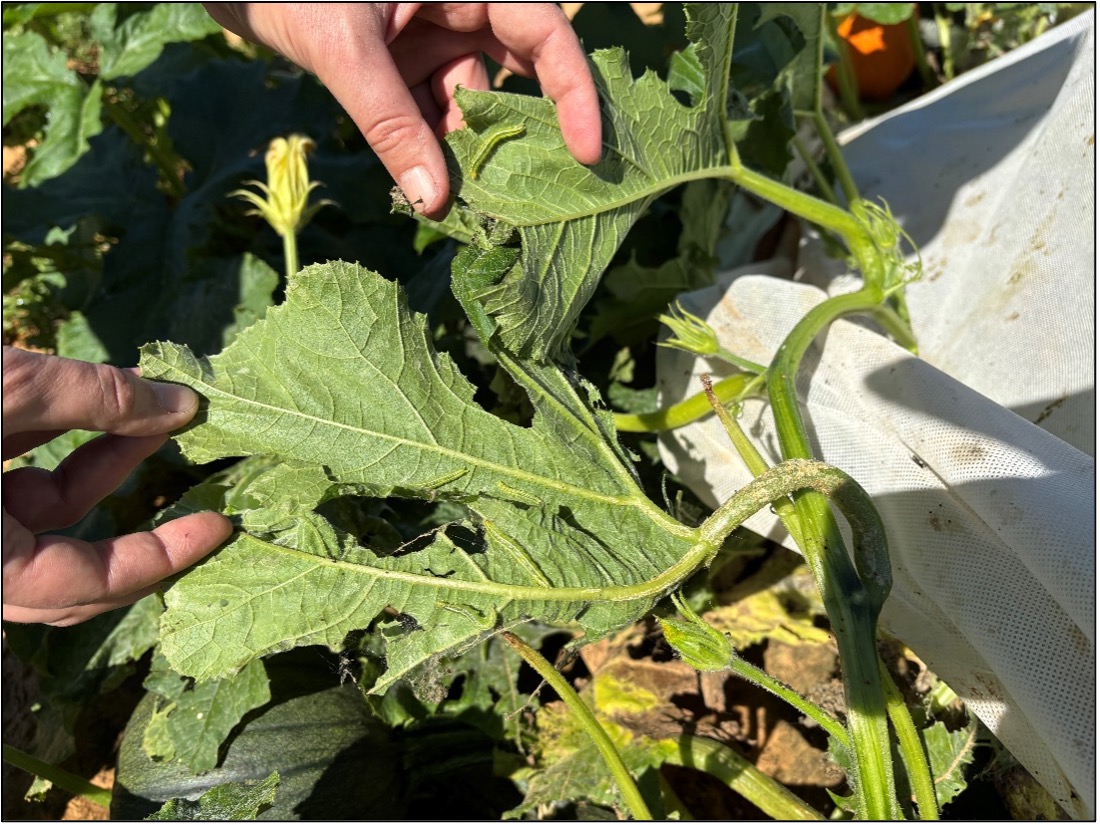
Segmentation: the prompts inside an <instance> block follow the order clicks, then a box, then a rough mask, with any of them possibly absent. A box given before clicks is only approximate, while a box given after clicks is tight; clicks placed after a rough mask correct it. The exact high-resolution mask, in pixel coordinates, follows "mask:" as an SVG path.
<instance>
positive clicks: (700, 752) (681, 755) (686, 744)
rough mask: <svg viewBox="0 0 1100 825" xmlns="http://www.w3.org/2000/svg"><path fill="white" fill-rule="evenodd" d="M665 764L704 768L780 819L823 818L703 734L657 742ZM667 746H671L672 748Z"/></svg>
mask: <svg viewBox="0 0 1100 825" xmlns="http://www.w3.org/2000/svg"><path fill="white" fill-rule="evenodd" d="M660 744H661V750H662V751H663V752H664V753H665V763H666V764H670V765H680V766H681V767H685V768H694V769H695V770H698V771H705V772H706V773H709V774H710V775H711V776H714V777H716V778H717V779H719V780H721V781H722V782H724V783H725V784H726V785H728V786H729V787H730V789H731V790H732V791H734V792H735V793H737V794H739V795H741V796H743V797H744V798H745V799H747V800H748V801H749V802H751V803H752V804H753V805H755V806H756V807H757V808H759V809H760V810H761V811H763V812H764V813H765V814H767V815H768V816H770V817H772V818H774V819H777V820H779V821H784V820H811V819H814V820H816V819H824V818H825V817H823V816H822V815H821V814H820V813H819V812H818V811H816V810H814V809H813V808H811V807H810V806H809V805H807V804H806V803H805V802H803V801H802V800H801V799H799V798H798V797H797V796H795V795H794V794H793V793H791V792H790V791H789V790H788V789H787V788H786V787H785V786H784V785H782V784H781V783H779V782H777V781H776V780H774V779H772V778H771V777H770V776H768V775H767V774H766V773H764V772H763V771H761V770H760V769H759V768H757V767H756V766H755V765H754V764H752V762H750V761H749V760H747V759H746V758H745V757H743V756H742V755H741V754H739V753H737V752H736V751H734V750H731V749H730V748H728V747H726V746H725V745H723V744H722V743H721V742H716V741H714V740H713V739H706V738H704V737H702V736H691V735H685V736H681V737H680V739H679V740H676V741H670V740H665V741H663V742H661V743H660ZM669 746H674V748H675V749H673V748H672V747H669Z"/></svg>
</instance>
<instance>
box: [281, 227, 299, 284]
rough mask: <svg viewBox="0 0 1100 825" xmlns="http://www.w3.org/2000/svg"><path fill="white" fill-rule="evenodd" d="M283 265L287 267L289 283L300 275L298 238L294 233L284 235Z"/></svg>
mask: <svg viewBox="0 0 1100 825" xmlns="http://www.w3.org/2000/svg"><path fill="white" fill-rule="evenodd" d="M283 265H284V266H285V267H286V279H287V283H289V282H290V279H291V278H293V277H294V276H295V275H297V274H298V236H297V235H295V234H294V233H293V232H287V233H286V234H285V235H283Z"/></svg>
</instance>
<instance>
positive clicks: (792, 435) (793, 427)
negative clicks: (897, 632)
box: [768, 289, 897, 819]
mask: <svg viewBox="0 0 1100 825" xmlns="http://www.w3.org/2000/svg"><path fill="white" fill-rule="evenodd" d="M880 300H881V293H880V292H879V291H878V290H874V289H864V290H861V291H859V292H856V293H853V294H850V295H839V296H835V297H833V298H829V299H828V300H826V301H824V302H823V303H821V304H818V305H817V306H816V307H814V308H813V309H812V310H810V312H808V313H807V314H806V316H804V317H803V318H802V319H801V320H800V321H799V322H798V324H796V325H795V328H794V329H793V330H792V331H791V333H790V334H789V335H788V336H787V338H786V340H784V342H783V344H782V345H781V346H780V348H779V351H778V352H777V353H776V355H775V358H774V359H773V360H772V364H771V366H770V367H769V369H768V391H769V395H770V397H771V402H772V410H773V412H774V415H775V421H776V429H777V432H778V435H779V442H780V446H781V448H782V451H783V456H784V458H787V459H790V458H809V457H811V456H812V454H813V453H812V451H811V448H810V440H809V436H808V433H807V431H806V428H805V424H804V423H803V420H802V414H801V411H800V409H799V406H798V400H797V397H796V395H795V375H796V373H797V369H798V364H799V363H800V362H801V360H802V357H803V355H804V354H805V352H806V349H807V348H808V347H809V345H810V343H811V342H812V341H813V340H814V338H815V337H816V336H817V334H818V333H819V332H820V331H821V330H823V329H824V328H826V327H827V326H828V325H829V324H830V323H832V321H834V320H835V319H837V318H839V317H841V316H842V315H846V314H851V313H853V312H868V311H872V310H874V309H875V308H877V306H878V304H879V301H880ZM794 500H795V511H796V513H797V518H798V521H799V523H800V525H801V531H802V536H803V543H802V544H801V545H800V546H801V549H802V552H803V555H804V556H805V557H806V561H807V563H808V564H809V566H810V569H811V570H812V571H813V573H814V579H815V580H816V582H817V585H818V588H819V589H820V590H821V593H822V598H823V600H824V602H825V607H826V610H827V611H828V614H829V619H830V622H831V623H832V626H833V632H834V633H835V634H836V639H837V647H838V651H839V653H840V659H841V669H842V672H843V673H844V684H845V693H846V698H847V701H848V728H849V731H850V733H851V735H852V742H853V755H854V757H855V765H856V770H855V776H854V777H853V779H854V782H855V785H856V789H857V793H858V796H859V800H860V808H861V810H860V813H861V814H862V815H863V816H865V817H868V818H871V819H890V818H893V817H894V816H895V815H896V813H897V799H896V793H895V790H894V777H893V767H892V760H891V758H890V738H889V727H888V724H887V720H886V707H885V698H884V696H883V692H882V685H881V681H880V679H879V672H878V653H877V650H876V647H875V640H876V635H877V633H876V622H877V619H878V613H879V610H880V609H881V607H882V603H883V602H884V601H885V599H886V596H887V594H888V593H889V589H890V566H889V558H888V557H887V555H886V544H885V541H883V542H881V543H879V544H869V543H863V542H860V541H858V540H857V541H856V548H855V558H856V569H853V567H852V564H851V562H850V561H849V559H848V555H847V551H846V550H845V545H844V539H843V537H842V536H841V534H840V530H839V528H838V527H837V524H836V520H835V519H834V518H833V515H832V511H831V510H830V509H829V502H828V501H827V500H826V499H825V498H824V497H823V496H821V495H820V494H818V493H817V492H813V491H803V492H799V493H796V494H795V496H794ZM868 506H870V507H871V509H873V505H872V504H870V503H869V502H868ZM846 515H847V514H846ZM857 570H858V574H857Z"/></svg>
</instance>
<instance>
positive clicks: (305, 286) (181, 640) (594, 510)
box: [142, 263, 697, 690]
mask: <svg viewBox="0 0 1100 825" xmlns="http://www.w3.org/2000/svg"><path fill="white" fill-rule="evenodd" d="M505 365H506V366H507V367H509V369H510V370H511V371H512V372H513V375H514V377H516V379H517V380H518V381H519V382H520V383H521V384H522V385H524V386H525V387H526V388H527V390H528V392H529V394H530V396H531V400H532V403H533V404H534V406H535V409H536V415H535V419H534V421H533V423H532V426H531V427H530V428H524V427H520V426H517V425H514V424H510V423H508V422H506V421H503V420H501V419H499V418H496V417H495V416H493V415H491V414H489V413H487V412H485V411H484V410H483V409H481V408H480V407H479V406H478V405H477V404H476V403H474V401H473V394H474V389H473V386H472V385H471V384H470V383H469V382H468V381H467V380H466V379H465V377H463V376H462V375H461V374H460V373H459V372H458V371H457V369H456V367H455V365H454V364H453V362H452V361H451V360H450V358H448V357H446V356H443V355H439V354H438V353H436V352H435V351H434V349H433V347H432V345H431V343H430V342H429V340H428V338H427V335H426V331H425V328H424V321H423V318H421V317H419V316H414V315H413V314H411V313H410V312H409V310H408V308H407V306H406V304H405V300H404V296H403V294H402V293H401V291H400V290H399V289H398V288H397V287H396V285H394V284H392V283H390V282H388V281H386V280H384V279H383V278H381V277H380V276H378V275H376V274H374V273H371V272H369V271H367V270H364V269H361V268H360V267H357V266H354V265H351V264H344V263H332V264H326V265H323V266H313V267H309V268H307V269H306V270H304V271H303V272H302V273H301V274H300V275H299V276H298V277H296V278H295V279H294V280H293V281H292V282H291V283H290V285H289V287H288V290H287V302H286V304H284V305H283V306H281V307H279V308H276V309H274V310H272V311H270V312H269V313H268V315H267V317H266V319H265V320H263V321H260V322H257V323H256V324H255V325H254V326H252V327H250V328H249V329H247V330H245V331H244V332H243V333H241V334H240V335H239V336H238V337H237V339H236V341H235V342H234V343H233V344H232V345H231V346H230V347H229V348H227V349H226V351H225V352H224V353H222V354H221V355H218V356H214V357H213V358H211V359H209V360H206V359H201V360H200V359H197V358H195V357H194V356H193V355H192V354H191V353H190V351H189V350H187V349H186V348H181V347H178V346H176V345H172V344H156V345H150V346H148V347H146V348H145V350H144V352H143V357H142V370H143V374H144V375H146V376H148V377H150V378H156V379H161V380H169V381H177V382H180V383H184V384H187V385H189V386H191V387H193V388H195V389H196V390H197V391H198V392H199V393H200V394H201V395H203V396H204V398H205V399H206V403H205V405H204V409H203V410H202V411H201V412H200V414H199V416H198V418H197V419H196V421H197V423H196V424H195V425H193V426H192V427H191V428H190V429H189V430H187V431H186V432H184V433H183V434H181V435H180V436H178V439H179V441H180V444H181V446H182V447H183V449H184V452H185V453H186V454H187V455H188V457H190V458H191V459H193V460H195V461H210V460H214V459H217V458H222V457H227V456H240V455H267V456H271V457H273V458H275V459H278V460H280V461H282V462H286V464H285V465H284V466H280V467H276V468H274V469H272V470H270V471H269V472H268V473H266V474H263V475H261V476H260V477H259V478H254V479H253V480H252V481H251V482H250V485H249V487H248V489H247V493H246V495H244V496H243V497H241V496H238V502H239V501H240V500H245V501H246V502H247V503H246V504H245V505H240V504H239V503H238V505H237V506H236V507H235V510H236V512H237V513H238V514H239V515H240V518H241V522H242V526H243V527H244V528H245V532H243V533H238V534H237V535H236V537H235V538H234V539H233V541H232V542H231V543H230V544H229V545H228V546H226V547H225V548H223V549H222V551H221V552H220V553H219V554H218V555H216V556H215V557H214V558H212V559H210V560H209V561H207V562H206V563H204V564H202V565H200V566H199V567H197V568H194V569H193V570H191V571H189V572H188V573H187V574H185V575H184V576H183V578H182V579H180V580H179V582H178V583H177V584H176V585H175V586H174V587H173V588H172V589H171V590H170V591H169V592H168V594H167V597H166V602H167V605H168V611H167V613H166V614H165V616H164V619H163V623H162V637H161V641H162V649H163V652H164V653H165V655H166V656H167V658H168V660H169V662H170V664H171V665H172V667H173V668H174V669H175V670H177V671H179V672H180V673H183V674H185V675H189V676H195V677H197V678H200V679H208V678H217V677H221V676H225V675H228V674H230V673H232V672H234V671H236V670H238V669H239V668H241V667H242V666H244V665H245V664H246V663H247V662H248V661H250V660H251V659H253V658H256V657H258V656H260V655H263V654H266V653H270V652H272V651H277V650H283V649H287V648H290V647H294V646H298V645H304V644H324V645H327V646H329V647H330V648H334V649H340V648H341V647H342V645H343V643H344V639H345V637H346V635H347V634H348V633H349V632H351V631H353V630H357V629H361V628H365V627H367V626H368V625H369V624H370V623H371V622H372V621H373V620H374V619H375V618H376V617H377V616H378V615H379V613H380V612H381V611H382V610H383V609H384V608H386V607H392V608H393V609H394V610H396V611H398V612H399V613H402V614H406V615H407V616H409V617H411V618H412V620H413V622H412V624H413V625H414V626H415V627H416V628H417V629H415V630H412V631H410V632H409V633H407V634H406V635H405V636H403V637H401V638H399V639H398V640H397V641H395V642H394V643H393V644H392V645H390V647H389V649H388V650H387V660H388V665H389V671H388V672H387V674H386V677H384V678H383V679H382V680H381V681H380V682H379V684H378V685H376V688H375V689H376V690H381V689H383V688H384V687H385V686H386V685H387V684H389V683H390V682H391V681H392V679H394V678H397V677H399V676H401V675H402V674H404V673H406V672H407V671H408V670H409V669H410V668H412V667H414V666H416V665H418V664H421V663H423V662H425V661H428V660H431V659H432V658H433V657H436V656H438V655H440V654H441V653H443V652H445V651H447V650H451V649H453V648H455V647H456V646H458V645H461V644H463V643H466V642H469V641H471V640H473V639H476V638H478V637H479V636H481V635H483V634H486V633H488V632H490V631H492V630H493V629H494V628H496V627H498V626H501V625H507V624H514V623H516V622H518V621H522V620H525V619H528V618H532V619H539V620H542V621H545V622H548V623H555V624H562V623H569V622H572V621H575V620H579V621H580V623H581V625H582V626H583V627H584V628H585V629H586V630H588V632H589V633H590V634H592V635H600V634H603V633H607V632H610V631H612V630H614V629H617V628H618V627H620V626H622V625H623V624H625V623H628V622H629V621H632V620H633V619H635V618H636V617H637V616H639V615H640V614H641V613H642V612H644V611H645V610H647V609H648V608H649V607H650V606H651V605H652V603H653V601H654V599H655V598H656V597H657V596H658V595H660V593H661V592H662V591H663V589H667V587H670V586H672V584H673V583H674V581H673V580H672V579H669V580H668V582H667V583H666V582H665V579H664V578H661V577H662V576H663V575H664V574H666V571H667V570H668V568H670V567H672V566H673V565H674V564H675V563H676V562H677V561H679V560H680V559H682V558H683V557H684V556H685V554H687V553H688V551H689V550H690V549H691V548H692V547H693V545H694V544H695V543H696V539H697V534H696V532H695V531H693V530H689V529H688V528H685V527H683V526H682V525H680V524H679V523H678V522H676V521H674V520H673V519H671V518H670V517H669V516H667V515H666V514H665V513H664V512H663V511H661V510H660V509H659V508H657V507H656V506H655V505H653V504H652V503H651V502H650V501H649V500H648V499H647V498H646V497H645V496H644V495H643V493H642V492H641V491H640V490H639V489H638V487H637V486H636V484H635V482H634V478H633V476H632V473H631V471H630V469H629V468H628V466H626V465H625V464H624V462H623V456H622V455H621V452H620V449H619V447H618V445H617V443H616V442H615V441H614V436H613V433H612V430H611V427H610V425H609V422H608V420H607V418H606V416H603V415H601V414H597V413H594V412H592V411H591V410H590V408H589V406H588V404H587V403H586V402H584V401H583V400H582V399H581V397H580V396H579V395H578V394H577V393H576V391H575V389H574V388H573V386H572V385H571V384H570V383H569V381H568V380H567V379H566V377H565V376H564V375H563V374H562V373H561V372H560V371H558V370H557V369H556V368H552V367H548V366H541V367H535V366H531V365H521V364H519V363H515V362H511V361H509V360H507V358H506V359H505ZM349 493H358V494H369V495H377V496H384V495H391V494H400V495H406V496H416V497H422V498H428V499H433V500H434V499H436V498H439V497H444V498H454V499H459V500H462V501H464V502H465V503H466V504H467V506H468V507H469V509H470V512H471V518H470V519H468V520H467V521H465V522H464V523H461V524H456V525H452V526H449V527H447V528H446V529H443V530H439V531H437V532H435V533H433V534H430V535H429V536H426V537H424V538H423V540H421V541H419V542H414V543H412V544H411V545H406V546H405V547H404V548H401V549H400V550H399V551H398V552H396V553H387V552H383V551H374V550H371V549H369V548H365V547H361V546H359V544H358V543H357V541H356V540H355V537H353V536H350V535H348V534H347V533H344V532H343V531H341V530H340V529H337V528H334V527H333V526H332V525H331V524H330V523H329V522H327V521H325V520H324V519H323V518H322V517H321V516H320V515H318V514H317V513H316V512H313V510H314V509H315V508H316V507H317V506H319V505H321V504H322V503H323V502H324V501H325V500H328V499H332V498H335V497H338V496H341V495H347V494H349ZM563 588H564V589H563ZM632 588H633V589H632Z"/></svg>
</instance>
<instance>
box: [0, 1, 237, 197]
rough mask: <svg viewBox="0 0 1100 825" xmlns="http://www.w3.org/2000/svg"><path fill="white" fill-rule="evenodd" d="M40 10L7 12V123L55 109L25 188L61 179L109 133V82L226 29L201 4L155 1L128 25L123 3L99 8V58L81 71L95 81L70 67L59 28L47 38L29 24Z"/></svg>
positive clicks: (93, 18)
mask: <svg viewBox="0 0 1100 825" xmlns="http://www.w3.org/2000/svg"><path fill="white" fill-rule="evenodd" d="M36 5H41V4H34V3H29V4H23V7H24V8H23V10H22V12H21V10H20V8H19V7H15V8H8V9H5V12H4V111H3V118H4V125H5V126H8V125H9V123H11V121H12V119H13V118H15V117H17V116H18V115H20V114H21V113H23V112H25V111H26V110H27V109H29V108H31V107H35V106H40V107H44V108H46V109H47V111H48V115H47V118H46V120H47V123H48V125H47V126H46V128H45V131H44V136H43V139H42V141H41V143H40V144H39V146H38V147H37V148H36V149H35V150H34V154H33V157H32V158H31V160H30V161H29V162H28V164H27V166H26V167H25V168H24V169H23V171H22V173H21V176H20V181H21V185H23V186H35V185H37V184H40V183H42V182H43V181H46V180H49V179H50V178H53V177H56V176H57V175H60V174H61V173H62V172H65V171H66V170H67V169H69V168H71V167H72V166H73V164H75V163H76V162H77V161H78V160H79V159H80V157H81V156H82V155H84V154H85V152H87V151H88V148H89V146H88V140H89V139H90V138H92V137H94V136H95V135H97V134H99V133H100V132H101V131H102V129H103V119H102V118H103V114H104V112H103V107H104V92H105V89H106V88H107V87H106V85H105V83H104V81H111V80H118V79H119V78H122V77H125V76H132V75H135V74H137V73H138V72H140V71H141V70H142V69H145V68H146V67H147V66H149V65H150V64H152V63H153V61H155V60H156V59H157V58H158V57H159V56H160V54H161V52H162V51H163V50H164V47H165V45H166V44H168V43H175V42H187V41H191V40H198V39H201V38H203V37H206V36H207V35H210V34H213V33H215V32H218V31H220V26H218V24H217V23H215V22H214V21H213V20H212V19H211V18H210V16H209V15H208V14H206V12H205V11H204V10H203V8H202V6H201V5H200V4H198V3H161V4H156V5H155V6H154V7H153V8H152V9H150V10H149V11H139V12H137V13H133V14H129V15H128V16H126V17H125V19H124V20H122V21H118V20H117V16H118V8H117V4H116V3H100V4H97V5H96V7H95V10H94V11H93V12H92V13H91V15H90V16H89V17H88V18H87V27H88V29H89V33H90V36H91V38H92V40H93V41H94V42H95V44H96V47H97V49H96V54H97V59H98V66H96V67H94V70H91V71H87V72H82V74H84V73H86V74H87V76H88V77H89V78H91V79H90V81H89V80H88V79H85V77H84V76H82V74H78V73H77V72H76V71H74V69H72V68H70V62H71V61H72V58H71V57H70V56H69V55H68V54H66V50H65V49H64V48H63V47H64V46H65V45H66V44H65V43H63V42H59V40H60V38H59V37H58V36H57V34H56V30H55V29H48V28H47V29H44V31H45V32H46V35H47V36H43V34H41V33H39V32H38V31H35V30H34V28H32V27H30V26H29V25H28V24H30V23H32V21H34V20H35V17H36V12H37V11H39V10H38V9H35V8H33V7H34V6H36ZM47 5H48V4H47ZM74 11H75V10H74ZM9 27H10V28H9ZM51 34H53V35H54V36H53V37H49V35H51ZM87 69H91V67H87Z"/></svg>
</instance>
